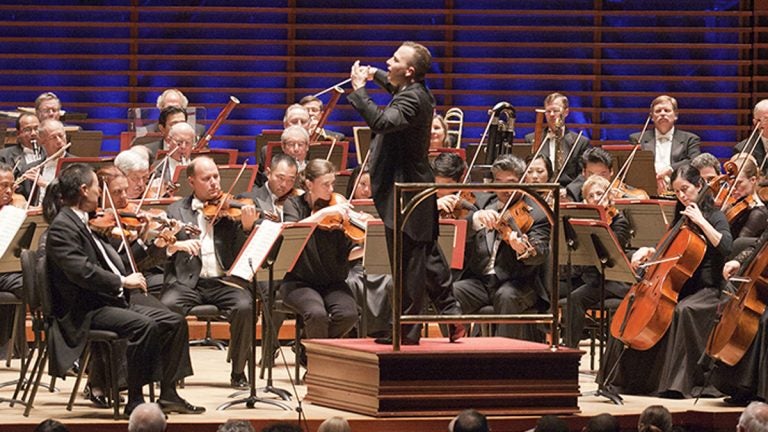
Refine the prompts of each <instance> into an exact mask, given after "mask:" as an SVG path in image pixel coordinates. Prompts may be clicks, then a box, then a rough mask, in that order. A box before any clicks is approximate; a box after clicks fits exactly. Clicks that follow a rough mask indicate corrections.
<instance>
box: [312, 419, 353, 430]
mask: <svg viewBox="0 0 768 432" xmlns="http://www.w3.org/2000/svg"><path fill="white" fill-rule="evenodd" d="M317 432H352V428H350V427H349V422H347V419H345V418H344V417H339V416H334V417H331V418H327V419H325V421H323V422H322V423H320V426H319V427H318V428H317Z"/></svg>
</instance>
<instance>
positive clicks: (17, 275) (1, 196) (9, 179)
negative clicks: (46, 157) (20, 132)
mask: <svg viewBox="0 0 768 432" xmlns="http://www.w3.org/2000/svg"><path fill="white" fill-rule="evenodd" d="M15 190H16V185H15V183H14V178H13V168H12V167H11V166H9V165H6V164H4V163H0V210H2V208H3V207H5V206H15V207H19V206H20V205H22V202H23V201H24V199H23V197H21V196H20V195H18V194H15V193H14V192H15ZM21 288H22V279H21V272H7V273H0V292H7V293H11V294H13V295H14V296H16V297H18V298H19V299H21ZM14 308H15V305H0V354H2V355H5V353H6V352H8V350H7V344H9V343H12V342H10V337H11V330H12V329H13V319H14V317H15V314H14V313H13V309H14Z"/></svg>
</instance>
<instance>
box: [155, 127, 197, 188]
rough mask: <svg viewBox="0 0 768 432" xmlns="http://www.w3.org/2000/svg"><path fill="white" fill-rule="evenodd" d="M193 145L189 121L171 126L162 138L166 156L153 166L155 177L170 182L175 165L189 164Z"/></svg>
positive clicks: (193, 132)
mask: <svg viewBox="0 0 768 432" xmlns="http://www.w3.org/2000/svg"><path fill="white" fill-rule="evenodd" d="M194 145H195V129H194V128H192V126H190V124H189V123H186V122H182V123H176V124H175V125H173V126H171V127H170V129H168V134H167V135H166V136H165V139H163V146H164V147H165V148H166V149H167V151H168V152H167V153H166V155H167V157H165V159H164V162H161V163H159V164H158V166H157V168H155V179H156V180H157V181H159V182H163V183H169V182H171V181H172V179H173V174H174V173H175V172H176V168H177V167H179V166H181V167H185V166H188V165H189V161H190V157H191V156H192V147H194ZM150 186H152V185H150Z"/></svg>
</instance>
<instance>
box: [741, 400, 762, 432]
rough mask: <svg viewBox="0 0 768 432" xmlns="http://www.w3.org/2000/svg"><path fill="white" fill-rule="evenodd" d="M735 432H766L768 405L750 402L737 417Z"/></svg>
mask: <svg viewBox="0 0 768 432" xmlns="http://www.w3.org/2000/svg"><path fill="white" fill-rule="evenodd" d="M736 431H737V432H768V404H765V403H763V402H752V403H751V404H749V405H747V407H746V408H745V409H744V412H743V413H741V416H740V417H739V425H738V426H736Z"/></svg>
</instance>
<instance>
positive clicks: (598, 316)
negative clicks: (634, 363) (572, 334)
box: [584, 298, 622, 370]
mask: <svg viewBox="0 0 768 432" xmlns="http://www.w3.org/2000/svg"><path fill="white" fill-rule="evenodd" d="M621 300H622V299H620V298H609V299H605V309H603V310H601V309H600V303H599V302H598V303H597V304H595V305H593V306H592V307H591V308H589V309H587V311H586V314H587V321H586V325H585V326H584V329H585V330H586V331H588V332H589V369H590V370H596V369H595V358H596V357H597V356H596V353H597V349H598V348H599V350H600V351H599V352H600V356H601V359H600V360H602V355H603V353H604V352H605V349H604V348H605V344H606V342H607V341H608V332H609V331H610V325H611V319H612V318H613V313H614V312H616V309H618V308H619V305H620V304H621ZM601 327H602V330H603V332H602V334H601V333H600V329H601Z"/></svg>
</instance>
